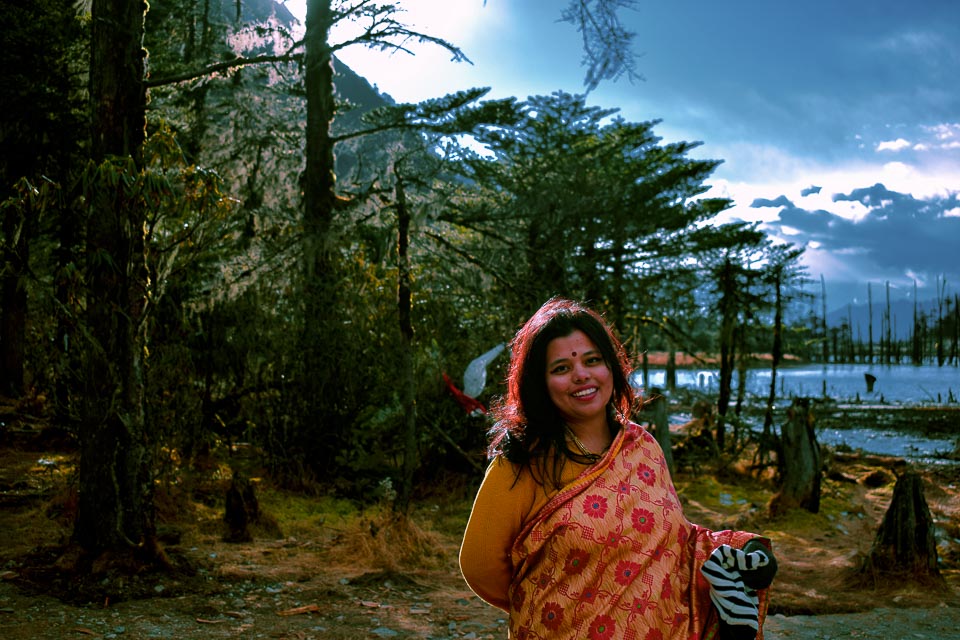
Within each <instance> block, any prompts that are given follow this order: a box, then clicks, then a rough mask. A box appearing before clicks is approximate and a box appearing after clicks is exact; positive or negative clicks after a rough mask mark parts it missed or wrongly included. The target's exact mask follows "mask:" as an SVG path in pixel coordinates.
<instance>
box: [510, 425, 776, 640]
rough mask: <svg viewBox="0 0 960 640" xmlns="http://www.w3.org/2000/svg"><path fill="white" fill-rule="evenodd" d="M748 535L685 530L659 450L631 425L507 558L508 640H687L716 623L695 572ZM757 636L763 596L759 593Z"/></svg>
mask: <svg viewBox="0 0 960 640" xmlns="http://www.w3.org/2000/svg"><path fill="white" fill-rule="evenodd" d="M755 537H756V535H755V534H752V533H747V532H742V531H719V532H714V531H710V530H708V529H705V528H703V527H701V526H698V525H695V524H692V523H690V522H689V521H688V520H687V519H686V517H685V516H684V515H683V510H682V508H681V505H680V500H679V498H678V497H677V492H676V489H674V486H673V482H672V481H671V479H670V473H669V470H668V468H667V466H666V461H665V460H664V456H663V452H662V450H661V449H660V446H659V445H658V444H657V442H656V440H654V438H653V436H651V435H650V434H649V433H647V432H646V430H644V429H642V428H641V427H639V426H638V425H636V424H630V425H628V426H627V427H624V428H623V429H621V430H620V433H619V434H618V435H617V437H616V438H615V439H614V441H613V443H612V444H611V446H610V449H609V450H608V451H607V453H606V454H604V456H603V458H602V459H601V460H599V461H598V462H597V463H596V464H595V465H593V466H591V467H589V468H587V469H586V470H585V471H584V472H583V473H582V474H581V475H580V476H579V477H578V478H577V479H576V480H574V481H573V482H572V483H571V484H570V485H568V486H566V487H564V488H563V489H561V490H560V492H559V493H558V494H557V495H556V496H554V497H553V498H552V499H551V500H550V501H549V502H548V503H547V504H546V505H545V506H544V507H543V508H542V509H541V510H540V512H539V513H537V514H536V516H535V517H534V518H533V519H532V520H531V521H530V522H529V523H528V524H527V525H526V527H524V529H523V531H521V533H520V535H519V536H518V538H517V540H516V542H515V543H514V545H513V549H512V551H511V554H512V559H513V566H514V567H515V568H516V571H515V573H514V576H513V580H512V582H511V585H510V604H511V606H510V637H511V638H518V639H520V640H530V639H534V638H549V639H550V640H557V639H559V638H578V639H579V638H587V639H590V640H608V639H620V638H623V639H624V640H695V639H702V638H712V637H714V636H715V635H716V632H717V626H718V617H717V612H716V609H715V608H714V607H713V604H712V603H711V601H710V595H709V590H710V585H709V584H708V583H707V581H706V580H705V579H704V577H703V576H702V575H701V574H700V570H699V569H700V566H701V565H702V564H703V562H704V560H706V559H707V557H708V556H709V555H710V552H711V551H713V549H715V548H716V547H717V546H718V545H720V544H729V545H730V546H732V547H735V548H742V547H743V545H744V544H746V543H747V542H748V541H749V540H751V539H752V538H755ZM759 597H760V605H759V614H760V619H759V621H760V632H759V633H758V634H757V638H758V639H759V640H762V637H763V618H764V616H765V614H766V608H767V593H766V590H762V591H760V593H759Z"/></svg>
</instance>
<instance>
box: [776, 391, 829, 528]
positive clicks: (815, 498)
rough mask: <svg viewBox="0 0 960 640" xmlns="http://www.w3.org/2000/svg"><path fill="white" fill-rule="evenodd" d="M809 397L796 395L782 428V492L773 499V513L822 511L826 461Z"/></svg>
mask: <svg viewBox="0 0 960 640" xmlns="http://www.w3.org/2000/svg"><path fill="white" fill-rule="evenodd" d="M814 423H815V420H814V415H813V412H812V411H811V410H810V399H809V398H795V399H794V401H793V405H792V406H791V407H790V409H789V411H788V412H787V423H786V424H785V425H783V428H782V429H781V436H780V440H781V443H782V444H781V446H782V448H783V449H782V450H783V456H782V459H781V460H780V491H779V492H778V493H777V494H776V495H775V496H773V498H772V499H771V500H770V506H769V509H770V513H771V515H779V514H782V513H786V512H787V511H790V510H792V509H795V508H797V507H799V508H802V509H806V510H807V511H809V512H811V513H818V512H819V511H820V480H821V476H822V474H823V464H822V458H821V454H820V445H819V444H818V443H817V434H816V432H815V431H814V428H813V427H814Z"/></svg>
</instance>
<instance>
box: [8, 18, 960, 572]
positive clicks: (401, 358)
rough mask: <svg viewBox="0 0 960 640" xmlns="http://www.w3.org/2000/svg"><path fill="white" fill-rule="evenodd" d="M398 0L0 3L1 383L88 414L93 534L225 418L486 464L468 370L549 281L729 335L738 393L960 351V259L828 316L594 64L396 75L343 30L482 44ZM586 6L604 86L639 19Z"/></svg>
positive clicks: (623, 318) (349, 443)
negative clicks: (872, 311)
mask: <svg viewBox="0 0 960 640" xmlns="http://www.w3.org/2000/svg"><path fill="white" fill-rule="evenodd" d="M577 4H582V5H584V6H586V7H592V10H593V11H596V12H597V15H599V16H603V17H605V18H606V19H607V20H613V19H614V18H613V17H611V16H614V15H615V14H610V13H606V12H610V11H613V8H614V7H615V6H616V4H618V3H616V2H609V1H608V2H603V1H598V2H594V3H577ZM401 5H402V3H397V4H391V3H383V4H380V3H371V2H365V1H363V2H353V3H348V2H341V1H339V0H327V1H325V0H308V13H307V19H306V25H304V26H303V27H301V25H298V24H297V23H296V21H295V20H294V19H293V17H292V16H291V15H290V14H289V13H288V12H287V10H286V9H285V8H284V7H283V5H281V4H277V3H274V2H272V1H271V0H251V1H249V2H244V3H240V2H229V1H226V0H155V1H154V2H151V3H150V6H149V8H148V7H147V6H146V3H138V2H126V1H122V0H92V2H90V3H83V5H82V6H81V8H80V9H79V10H78V9H77V8H76V6H75V4H74V3H73V2H69V1H67V0H29V1H23V0H4V1H3V2H2V4H0V12H2V19H3V24H4V25H5V26H4V30H3V34H2V38H3V43H2V46H0V52H2V53H0V55H2V56H3V60H2V62H0V73H2V74H3V76H4V77H3V86H4V92H3V94H2V97H0V100H2V108H0V132H2V133H0V188H2V189H3V192H2V194H0V220H2V230H0V252H2V262H0V264H2V271H0V314H2V317H0V358H2V368H0V385H2V386H0V394H2V395H5V396H7V397H9V398H13V399H18V400H19V401H21V402H33V403H40V404H42V405H43V406H44V410H45V411H46V412H48V414H49V415H50V416H51V422H52V423H53V424H54V425H55V426H56V428H58V429H61V430H62V431H63V432H64V434H65V435H66V436H68V437H69V438H71V439H73V440H74V441H75V442H76V443H77V446H78V449H79V454H80V461H81V462H80V467H79V479H78V483H79V488H80V489H79V505H78V511H77V519H76V524H75V528H74V534H73V542H74V543H75V544H76V545H78V546H79V547H80V548H81V549H83V550H84V551H87V552H91V553H93V554H97V553H100V552H104V551H111V550H118V549H126V548H143V546H144V545H143V542H144V541H147V542H149V541H150V540H151V539H152V538H153V534H154V533H155V528H156V523H155V521H154V518H153V509H152V499H153V492H154V488H155V486H156V484H157V482H158V481H161V480H163V478H164V477H165V474H172V473H175V470H176V469H177V468H179V467H180V466H189V465H190V464H192V463H193V462H194V461H196V460H199V459H201V458H202V457H203V456H205V455H207V454H208V453H209V452H210V450H211V449H212V448H214V447H216V446H218V445H222V444H223V443H227V446H232V443H235V442H239V441H242V442H244V443H249V444H250V445H251V446H253V447H254V448H255V449H256V450H257V451H258V452H259V454H260V455H261V456H262V457H263V460H264V462H265V464H266V467H267V468H268V469H269V472H270V474H271V476H272V479H273V480H274V481H276V482H277V483H279V484H280V485H282V486H285V487H288V488H292V489H296V490H303V491H310V492H314V491H333V492H337V493H338V494H342V495H347V496H351V497H354V498H357V499H373V498H374V497H382V494H383V492H384V491H385V490H386V489H389V492H390V495H391V496H393V498H394V502H395V505H396V508H397V509H398V510H399V511H403V510H405V509H406V508H407V507H408V505H409V503H410V501H411V500H413V499H415V498H416V496H417V492H418V490H419V489H420V488H421V487H423V486H427V485H429V484H430V483H431V482H433V481H435V480H436V478H437V477H439V476H440V474H442V473H445V472H449V471H451V470H454V471H456V470H462V469H464V468H467V469H469V471H471V472H473V471H474V469H472V468H469V466H467V465H465V459H464V452H475V451H478V450H482V449H483V447H484V443H485V436H486V429H485V427H486V423H485V421H484V418H483V417H482V416H480V417H478V415H477V414H478V413H481V414H482V410H483V409H484V408H485V407H487V406H489V404H490V403H491V402H492V401H494V400H495V397H496V396H497V394H498V393H499V389H498V386H497V382H496V381H497V380H498V379H500V378H501V377H502V373H503V365H504V363H505V360H506V358H505V356H504V355H499V356H498V357H495V358H494V359H493V360H492V362H490V363H489V364H488V367H487V370H486V372H485V377H483V378H482V379H483V380H485V381H487V384H485V385H483V384H482V383H481V387H482V389H481V390H478V391H475V392H474V394H473V395H474V396H475V397H471V396H466V395H463V394H462V392H461V389H462V387H464V384H463V382H462V377H463V372H464V371H465V369H466V368H467V366H468V365H469V364H470V363H471V362H472V361H474V360H475V359H476V358H477V357H478V356H480V355H481V354H484V353H487V352H490V351H491V350H492V349H494V348H495V347H497V345H502V344H505V343H507V342H508V341H509V339H510V338H511V336H512V334H513V332H514V331H515V330H516V328H517V327H518V326H519V324H520V323H521V322H522V321H523V320H524V319H525V318H526V317H527V315H528V314H529V313H531V312H532V311H533V310H534V309H536V308H537V307H538V306H539V305H540V304H542V303H543V302H544V301H545V300H546V299H548V298H549V297H551V296H554V295H565V296H570V297H575V298H579V299H583V300H588V301H590V302H591V304H592V305H594V306H595V307H596V308H597V309H598V310H600V311H602V312H603V314H604V315H605V316H606V317H607V318H608V319H609V320H611V321H612V322H613V323H614V325H615V326H616V327H617V329H618V330H619V332H620V333H621V334H622V335H623V336H624V338H625V339H626V341H627V344H628V346H629V348H630V351H631V352H632V353H638V354H645V353H648V352H651V351H662V352H666V353H668V354H670V362H673V357H674V356H675V354H677V353H678V352H685V353H710V354H717V357H718V358H719V366H720V370H721V376H720V377H721V387H720V397H719V400H718V407H717V408H718V411H719V413H720V415H721V416H722V415H724V414H725V413H726V411H727V408H728V405H729V404H730V402H731V396H732V395H733V390H732V389H731V380H732V372H733V371H734V370H735V368H736V367H737V366H743V364H744V363H746V362H747V361H748V357H749V354H753V353H768V354H772V355H773V363H774V366H777V364H778V363H779V360H780V358H781V357H782V356H783V354H786V353H790V354H794V355H795V356H797V357H799V358H801V359H806V360H813V361H820V360H822V361H839V360H841V359H844V360H848V361H856V360H858V359H859V360H860V361H866V359H867V358H869V359H870V361H872V360H873V359H874V358H880V359H883V358H886V359H887V361H892V360H893V358H894V357H895V358H896V359H897V360H896V361H898V362H899V361H907V360H909V361H913V362H923V361H929V360H931V359H934V358H935V359H936V360H937V361H938V362H939V363H940V364H944V363H947V362H951V363H955V362H957V361H958V356H957V345H958V343H960V341H958V340H957V337H956V335H957V330H958V326H960V323H958V322H957V314H960V304H957V300H956V298H953V299H951V298H950V297H949V296H948V295H947V291H946V288H945V286H944V287H943V295H942V299H941V301H940V302H941V304H940V311H939V313H938V315H937V316H935V317H928V316H926V315H924V314H922V313H917V314H915V331H914V332H913V333H912V336H913V337H911V339H910V340H909V341H907V342H906V343H901V342H899V341H896V340H893V339H892V338H890V336H891V335H892V332H891V331H890V324H889V322H887V323H886V324H885V325H884V326H883V327H877V329H876V332H877V335H876V336H874V335H873V332H874V329H873V327H871V328H870V335H869V337H868V336H866V335H861V332H860V329H859V328H855V327H853V326H852V322H851V324H850V325H846V326H844V327H840V328H836V327H834V328H828V327H827V326H826V320H825V318H826V308H825V304H824V309H823V313H822V314H821V313H820V310H819V309H818V308H817V305H816V304H814V303H812V302H811V300H812V298H814V297H815V295H814V294H812V293H811V291H813V290H814V289H815V288H814V287H811V284H810V282H808V278H807V274H806V273H805V271H804V269H803V267H802V265H801V263H800V257H801V255H802V249H800V248H798V247H794V246H791V245H784V244H778V243H775V242H773V241H772V240H771V239H770V238H769V237H767V236H766V235H765V234H764V232H763V231H762V230H761V229H759V228H758V227H757V226H756V225H755V224H748V223H743V222H726V223H720V222H718V219H719V218H720V214H722V213H723V212H724V211H725V210H726V209H727V208H729V207H730V205H731V203H730V202H729V201H727V200H724V199H715V198H706V197H704V193H705V192H706V190H707V186H706V181H707V180H708V179H709V177H710V176H711V173H712V172H713V171H714V169H715V168H716V167H717V166H718V164H719V163H720V162H721V160H720V159H717V160H697V159H692V158H691V157H690V152H691V150H693V149H694V148H695V147H696V146H697V144H698V143H697V142H676V143H669V144H668V143H664V142H663V141H662V139H661V138H660V137H659V136H658V135H657V134H656V131H655V130H656V127H657V125H658V121H656V120H651V121H647V122H628V121H626V120H624V119H623V118H621V117H619V116H618V114H617V111H616V109H615V108H604V107H598V106H593V105H591V104H589V102H588V99H587V97H588V95H589V94H588V93H587V94H575V93H567V92H564V91H557V92H555V93H553V94H551V95H546V96H531V97H529V98H526V99H518V98H514V99H507V100H485V99H484V98H485V95H486V93H487V90H486V89H484V88H476V89H467V90H464V91H462V92H459V93H456V94H452V95H445V96H437V97H436V98H435V99H433V100H429V101H426V102H423V103H420V104H398V103H396V102H395V101H394V100H392V99H390V98H389V97H387V96H382V95H379V94H378V93H377V92H376V91H375V90H373V89H372V88H371V87H370V85H369V84H367V83H366V81H364V80H363V79H362V78H359V77H358V76H356V75H355V74H353V73H352V72H351V71H350V69H348V68H346V67H345V66H344V65H342V64H340V63H338V62H337V53H338V51H340V50H342V49H344V48H346V47H370V48H375V49H382V50H385V51H390V50H394V51H397V50H399V51H402V52H412V53H415V52H416V48H417V47H421V46H422V47H442V48H444V49H446V50H447V51H449V52H450V54H451V56H452V58H453V59H454V60H462V59H465V56H464V54H463V53H462V52H461V51H460V50H459V49H458V48H457V46H456V44H455V43H450V42H447V41H446V40H444V39H443V34H424V33H419V32H416V31H414V30H411V29H410V28H408V27H407V26H405V25H404V23H403V22H402V12H401V11H400V9H401V8H402V6H401ZM563 18H564V19H568V20H570V21H572V22H575V23H576V21H577V20H582V19H583V17H582V16H578V14H576V13H573V12H571V11H569V10H568V11H567V12H565V13H564V14H563ZM342 24H349V25H351V26H352V28H350V29H335V28H334V27H337V26H338V25H342ZM577 24H579V28H580V31H581V33H582V34H583V37H584V40H583V42H584V47H585V53H586V56H585V58H586V60H587V62H588V64H587V73H586V79H585V88H586V89H590V88H592V87H595V86H596V84H597V83H599V82H600V81H603V80H606V79H610V78H615V77H618V76H620V75H624V74H626V75H630V74H633V73H635V71H634V69H633V66H632V65H633V62H632V58H630V57H629V55H627V53H626V47H627V44H628V42H629V39H628V38H626V37H625V35H624V34H623V33H621V32H620V31H618V30H617V29H616V28H611V29H610V30H607V31H604V32H603V33H604V34H606V35H608V36H610V37H609V38H606V39H604V38H599V37H598V36H597V34H595V33H592V32H591V31H590V28H589V24H590V23H589V22H580V23H577ZM606 24H607V25H608V26H610V23H606ZM616 26H617V25H616V24H615V23H613V25H612V27H616ZM344 33H346V34H349V35H348V36H346V39H345V40H343V41H337V40H335V39H334V34H344ZM611 34H612V35H611ZM148 52H149V53H148ZM878 297H879V293H878ZM880 302H881V301H880V300H878V305H880ZM888 304H889V303H888ZM885 336H886V337H885ZM875 344H877V345H879V346H878V347H877V350H876V352H875V351H874V345H875ZM637 366H638V367H640V366H645V362H644V361H643V357H642V356H641V357H640V360H638V363H637ZM447 381H449V383H448V382H447ZM771 393H772V391H771ZM458 394H459V395H458ZM458 398H459V399H460V401H461V402H457V399H458ZM471 402H472V403H474V404H471ZM721 424H722V423H721ZM3 428H4V427H3V426H2V425H0V431H2V429H3ZM385 488H386V489H385ZM147 546H149V545H147Z"/></svg>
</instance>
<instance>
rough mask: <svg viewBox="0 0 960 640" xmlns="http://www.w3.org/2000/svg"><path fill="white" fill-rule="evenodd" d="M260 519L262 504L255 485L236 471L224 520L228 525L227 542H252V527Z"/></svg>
mask: <svg viewBox="0 0 960 640" xmlns="http://www.w3.org/2000/svg"><path fill="white" fill-rule="evenodd" d="M259 518H260V503H259V502H258V501H257V495H256V493H255V492H254V489H253V483H251V482H250V481H249V480H248V479H246V478H244V477H243V476H242V475H241V474H239V473H237V472H236V471H234V473H233V478H232V479H231V480H230V487H229V488H228V489H227V495H226V508H225V511H224V516H223V519H224V521H225V522H226V523H227V532H226V533H225V534H224V536H223V540H224V541H225V542H250V541H251V540H253V536H252V535H251V534H250V528H249V527H250V525H251V524H252V523H254V522H257V520H259Z"/></svg>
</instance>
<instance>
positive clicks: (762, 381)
mask: <svg viewBox="0 0 960 640" xmlns="http://www.w3.org/2000/svg"><path fill="white" fill-rule="evenodd" d="M866 374H870V375H872V376H874V377H875V381H874V382H873V388H872V390H868V387H867V379H866V377H865V375H866ZM770 376H771V374H770V369H750V370H749V371H748V372H747V391H748V393H749V394H751V395H753V396H755V397H758V398H763V399H765V398H766V397H767V395H768V394H769V393H770ZM665 379H666V377H665V372H664V370H663V369H650V384H649V385H644V384H643V376H642V373H641V372H639V371H638V372H636V373H635V374H634V383H635V384H637V386H640V387H644V388H653V387H657V388H660V389H663V388H664V387H665V386H666V383H665ZM737 384H738V380H737V375H736V374H735V375H734V380H733V385H734V386H733V388H734V392H736V391H735V390H736V388H737ZM677 385H678V386H679V387H685V388H688V389H699V390H701V391H703V392H704V393H716V391H717V389H718V386H719V375H718V371H717V370H716V369H683V370H678V371H677ZM776 395H777V398H778V400H779V401H780V402H778V404H780V405H783V400H784V399H788V398H792V397H803V396H806V397H816V398H820V397H826V398H830V399H833V400H837V401H841V402H856V401H860V402H862V403H864V404H872V403H875V404H880V403H889V404H956V403H958V402H960V367H954V366H945V367H937V366H931V365H924V366H920V367H914V366H911V365H895V366H879V365H878V366H868V365H862V364H861V365H829V366H823V365H806V366H802V367H790V368H786V369H779V370H778V371H777V387H776ZM683 418H684V419H689V416H683ZM759 426H760V425H753V427H754V428H757V429H758V428H759ZM958 436H960V425H958ZM817 440H818V441H819V442H820V443H821V444H825V445H829V446H848V447H850V448H851V449H856V450H861V451H865V452H867V453H873V454H878V455H892V456H899V457H903V458H908V459H914V460H919V459H922V460H926V461H933V460H936V459H937V457H938V455H940V454H943V453H945V452H950V451H953V450H954V448H955V447H956V446H957V443H956V442H955V440H954V439H946V438H935V437H934V438H931V437H926V436H922V435H919V434H915V433H899V432H897V431H894V430H883V429H867V428H860V427H853V426H851V427H849V428H843V429H832V428H831V429H818V430H817ZM940 462H945V461H944V460H943V459H942V458H941V459H940ZM952 464H956V463H955V462H954V463H952Z"/></svg>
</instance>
